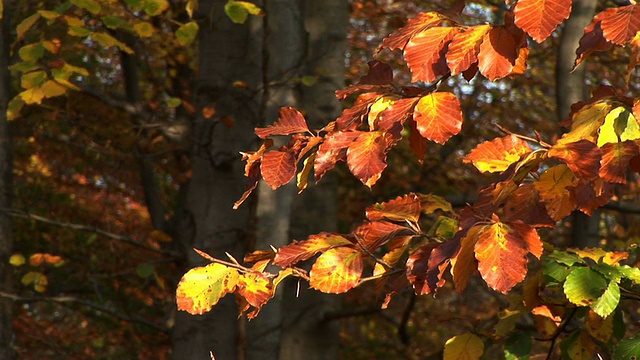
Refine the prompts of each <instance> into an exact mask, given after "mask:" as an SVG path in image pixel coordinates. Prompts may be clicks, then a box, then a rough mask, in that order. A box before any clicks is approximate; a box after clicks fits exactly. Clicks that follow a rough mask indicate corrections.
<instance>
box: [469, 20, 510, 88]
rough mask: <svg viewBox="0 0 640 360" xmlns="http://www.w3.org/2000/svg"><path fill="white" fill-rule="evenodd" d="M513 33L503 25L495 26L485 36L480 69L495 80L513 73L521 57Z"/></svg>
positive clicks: (481, 46) (479, 63)
mask: <svg viewBox="0 0 640 360" xmlns="http://www.w3.org/2000/svg"><path fill="white" fill-rule="evenodd" d="M517 45H518V44H517V43H516V39H515V38H514V37H513V34H512V33H511V32H510V31H509V30H507V29H506V28H504V27H502V26H498V27H493V28H492V29H491V30H490V31H489V32H488V33H487V34H486V35H485V37H484V40H483V41H482V44H481V45H480V52H479V53H478V69H479V70H480V73H482V75H484V76H486V77H487V79H489V80H491V81H495V80H497V79H500V78H503V77H505V76H507V75H509V74H511V72H512V70H513V68H514V66H515V65H516V60H517V59H518V57H519V52H518V48H519V47H518V46H517Z"/></svg>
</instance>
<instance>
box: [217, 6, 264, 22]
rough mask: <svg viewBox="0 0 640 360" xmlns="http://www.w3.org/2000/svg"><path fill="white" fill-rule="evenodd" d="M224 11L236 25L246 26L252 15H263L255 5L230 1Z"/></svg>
mask: <svg viewBox="0 0 640 360" xmlns="http://www.w3.org/2000/svg"><path fill="white" fill-rule="evenodd" d="M224 11H225V12H226V13H227V16H228V17H229V18H230V19H231V21H233V22H234V23H236V24H244V23H245V21H247V18H248V17H249V14H251V15H255V16H258V15H261V14H262V10H260V8H259V7H258V6H256V5H255V4H252V3H250V2H247V1H236V0H229V1H227V4H226V5H225V6H224Z"/></svg>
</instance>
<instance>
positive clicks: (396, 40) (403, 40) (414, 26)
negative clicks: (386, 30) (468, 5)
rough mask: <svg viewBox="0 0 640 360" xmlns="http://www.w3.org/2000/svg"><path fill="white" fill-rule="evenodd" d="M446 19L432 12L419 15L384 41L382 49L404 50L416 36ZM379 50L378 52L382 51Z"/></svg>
mask: <svg viewBox="0 0 640 360" xmlns="http://www.w3.org/2000/svg"><path fill="white" fill-rule="evenodd" d="M445 19H446V18H445V17H444V16H443V15H442V14H440V13H437V12H434V11H430V12H427V13H419V14H418V15H417V16H416V17H414V18H413V19H411V20H409V21H407V25H405V26H404V27H402V28H400V29H398V30H396V31H395V32H394V33H393V34H391V35H389V36H388V37H387V38H385V39H384V40H383V41H382V45H380V49H381V48H388V49H390V50H395V49H404V47H405V46H406V45H407V42H409V40H410V39H411V38H412V37H413V36H414V35H416V34H417V33H420V32H422V31H424V30H426V29H428V28H430V27H432V26H438V25H440V24H441V23H442V22H443V21H444V20H445ZM380 49H378V51H379V50H380Z"/></svg>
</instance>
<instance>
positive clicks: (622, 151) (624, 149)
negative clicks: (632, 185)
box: [600, 141, 638, 184]
mask: <svg viewBox="0 0 640 360" xmlns="http://www.w3.org/2000/svg"><path fill="white" fill-rule="evenodd" d="M634 156H638V145H636V143H635V142H633V141H625V142H619V143H608V144H606V145H604V146H603V147H602V168H600V176H601V177H602V178H603V179H604V180H606V181H608V182H611V183H617V184H626V182H627V176H626V175H627V169H628V168H629V161H630V160H631V159H632V158H633V157H634Z"/></svg>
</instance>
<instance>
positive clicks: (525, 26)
mask: <svg viewBox="0 0 640 360" xmlns="http://www.w3.org/2000/svg"><path fill="white" fill-rule="evenodd" d="M513 13H514V15H515V24H516V25H517V26H518V27H519V28H521V29H522V30H524V31H526V32H527V34H529V36H531V37H532V38H533V39H534V40H535V41H537V42H538V43H541V42H543V41H544V40H546V39H547V38H548V37H549V35H551V33H552V32H553V30H555V29H556V27H557V26H558V25H560V24H561V23H562V21H563V20H565V19H568V18H569V14H571V0H520V1H518V3H517V4H516V6H515V8H514V9H513Z"/></svg>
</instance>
